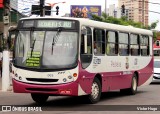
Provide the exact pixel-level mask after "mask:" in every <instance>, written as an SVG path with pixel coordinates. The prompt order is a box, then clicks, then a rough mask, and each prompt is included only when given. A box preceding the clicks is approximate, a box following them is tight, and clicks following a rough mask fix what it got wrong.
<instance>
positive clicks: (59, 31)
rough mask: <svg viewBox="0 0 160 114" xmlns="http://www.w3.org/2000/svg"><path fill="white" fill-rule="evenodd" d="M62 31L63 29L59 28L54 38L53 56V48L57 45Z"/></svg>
mask: <svg viewBox="0 0 160 114" xmlns="http://www.w3.org/2000/svg"><path fill="white" fill-rule="evenodd" d="M61 31H62V27H59V28H57V33H56V35H55V36H54V37H53V40H52V54H53V46H54V45H55V44H56V43H57V41H58V38H59V35H60V33H61Z"/></svg>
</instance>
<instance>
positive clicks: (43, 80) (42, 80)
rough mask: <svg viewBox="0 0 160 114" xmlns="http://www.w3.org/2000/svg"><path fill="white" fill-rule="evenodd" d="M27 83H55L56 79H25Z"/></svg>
mask: <svg viewBox="0 0 160 114" xmlns="http://www.w3.org/2000/svg"><path fill="white" fill-rule="evenodd" d="M26 79H27V80H28V81H34V82H57V81H58V79H46V78H26Z"/></svg>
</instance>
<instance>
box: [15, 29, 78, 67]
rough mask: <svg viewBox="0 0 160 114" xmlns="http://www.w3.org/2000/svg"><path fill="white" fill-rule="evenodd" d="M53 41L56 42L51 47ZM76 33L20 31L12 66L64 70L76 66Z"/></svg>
mask: <svg viewBox="0 0 160 114" xmlns="http://www.w3.org/2000/svg"><path fill="white" fill-rule="evenodd" d="M53 40H56V42H54V45H53ZM77 42H78V33H77V32H75V31H71V30H70V31H65V30H64V31H63V30H62V31H61V32H60V34H58V35H57V31H56V30H54V31H35V30H34V31H31V30H28V31H27V30H25V31H24V30H20V31H19V33H18V36H17V38H16V42H15V43H16V44H15V55H14V56H15V59H14V64H15V65H16V66H19V67H24V68H37V69H64V68H71V67H74V66H75V65H76V64H77V48H78V46H77Z"/></svg>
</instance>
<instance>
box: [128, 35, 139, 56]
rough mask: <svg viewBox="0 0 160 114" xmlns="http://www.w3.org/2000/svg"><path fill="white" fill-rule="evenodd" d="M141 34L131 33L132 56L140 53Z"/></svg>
mask: <svg viewBox="0 0 160 114" xmlns="http://www.w3.org/2000/svg"><path fill="white" fill-rule="evenodd" d="M139 48H140V47H139V35H137V34H131V35H130V52H131V55H132V56H137V55H139V54H140V49H139Z"/></svg>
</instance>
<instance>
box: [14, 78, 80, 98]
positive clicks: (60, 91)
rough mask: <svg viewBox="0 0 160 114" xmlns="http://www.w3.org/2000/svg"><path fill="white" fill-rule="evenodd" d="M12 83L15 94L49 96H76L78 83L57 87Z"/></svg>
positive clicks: (15, 81)
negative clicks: (41, 94)
mask: <svg viewBox="0 0 160 114" xmlns="http://www.w3.org/2000/svg"><path fill="white" fill-rule="evenodd" d="M12 82H13V91H14V92H15V93H43V94H51V95H67V96H78V83H76V82H71V83H67V84H59V85H42V84H29V83H24V82H19V81H17V80H15V79H13V80H12Z"/></svg>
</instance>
